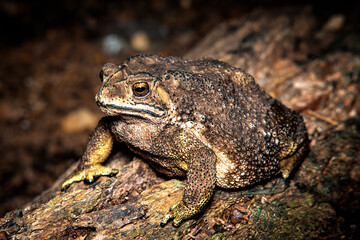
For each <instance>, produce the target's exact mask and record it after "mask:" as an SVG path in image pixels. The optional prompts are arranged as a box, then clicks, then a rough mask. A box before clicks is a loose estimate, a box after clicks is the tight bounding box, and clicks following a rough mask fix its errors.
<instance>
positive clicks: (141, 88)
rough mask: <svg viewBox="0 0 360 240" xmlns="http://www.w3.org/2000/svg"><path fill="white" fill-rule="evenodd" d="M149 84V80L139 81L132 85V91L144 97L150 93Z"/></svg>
mask: <svg viewBox="0 0 360 240" xmlns="http://www.w3.org/2000/svg"><path fill="white" fill-rule="evenodd" d="M149 89H150V87H149V84H148V83H147V82H137V83H134V85H133V86H132V91H133V93H134V95H135V96H137V97H144V96H146V95H147V94H148V93H149Z"/></svg>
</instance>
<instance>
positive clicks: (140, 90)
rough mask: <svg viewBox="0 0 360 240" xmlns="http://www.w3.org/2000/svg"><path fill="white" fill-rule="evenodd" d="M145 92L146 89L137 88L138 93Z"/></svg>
mask: <svg viewBox="0 0 360 240" xmlns="http://www.w3.org/2000/svg"><path fill="white" fill-rule="evenodd" d="M145 90H146V88H145V87H137V88H136V91H137V92H139V93H141V92H143V91H145Z"/></svg>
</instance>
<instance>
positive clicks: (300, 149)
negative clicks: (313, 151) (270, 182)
mask: <svg viewBox="0 0 360 240" xmlns="http://www.w3.org/2000/svg"><path fill="white" fill-rule="evenodd" d="M308 153H309V142H308V141H307V140H305V141H304V142H303V143H302V144H301V145H300V146H299V145H297V144H295V143H293V144H291V147H290V148H289V149H288V151H287V153H286V154H284V155H286V156H285V157H284V158H283V159H282V160H281V161H280V163H279V165H280V171H281V173H282V177H283V178H284V179H286V178H288V177H289V175H290V173H291V171H292V170H293V169H294V168H295V167H296V166H297V165H298V164H299V163H300V162H301V160H302V159H304V158H305V157H306V156H307V154H308Z"/></svg>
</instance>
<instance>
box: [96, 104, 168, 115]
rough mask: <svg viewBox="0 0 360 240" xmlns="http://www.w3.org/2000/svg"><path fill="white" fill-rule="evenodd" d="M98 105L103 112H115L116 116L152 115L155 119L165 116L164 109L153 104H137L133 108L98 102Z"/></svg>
mask: <svg viewBox="0 0 360 240" xmlns="http://www.w3.org/2000/svg"><path fill="white" fill-rule="evenodd" d="M97 104H98V105H99V106H100V107H101V110H105V112H109V110H110V112H113V113H116V114H125V115H132V116H139V115H143V114H144V113H145V114H150V115H151V116H154V117H161V116H163V115H164V114H165V111H164V109H162V108H160V107H158V106H154V105H151V104H146V103H142V104H137V105H131V106H124V105H121V106H119V105H115V104H110V103H109V104H106V103H103V102H97Z"/></svg>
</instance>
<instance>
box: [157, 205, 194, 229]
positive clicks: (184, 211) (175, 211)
mask: <svg viewBox="0 0 360 240" xmlns="http://www.w3.org/2000/svg"><path fill="white" fill-rule="evenodd" d="M198 212H199V211H198V210H196V208H195V206H193V207H191V206H187V205H186V204H185V203H184V201H182V200H181V201H179V202H178V203H176V204H175V205H173V206H172V207H171V208H170V211H169V212H168V213H167V214H166V215H165V216H164V218H163V220H162V221H161V223H160V226H161V227H164V226H165V225H166V223H167V222H168V221H169V220H171V219H174V221H173V225H174V227H178V226H179V225H180V223H181V222H182V221H184V220H187V219H189V218H191V217H193V216H194V215H195V214H197V213H198Z"/></svg>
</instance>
